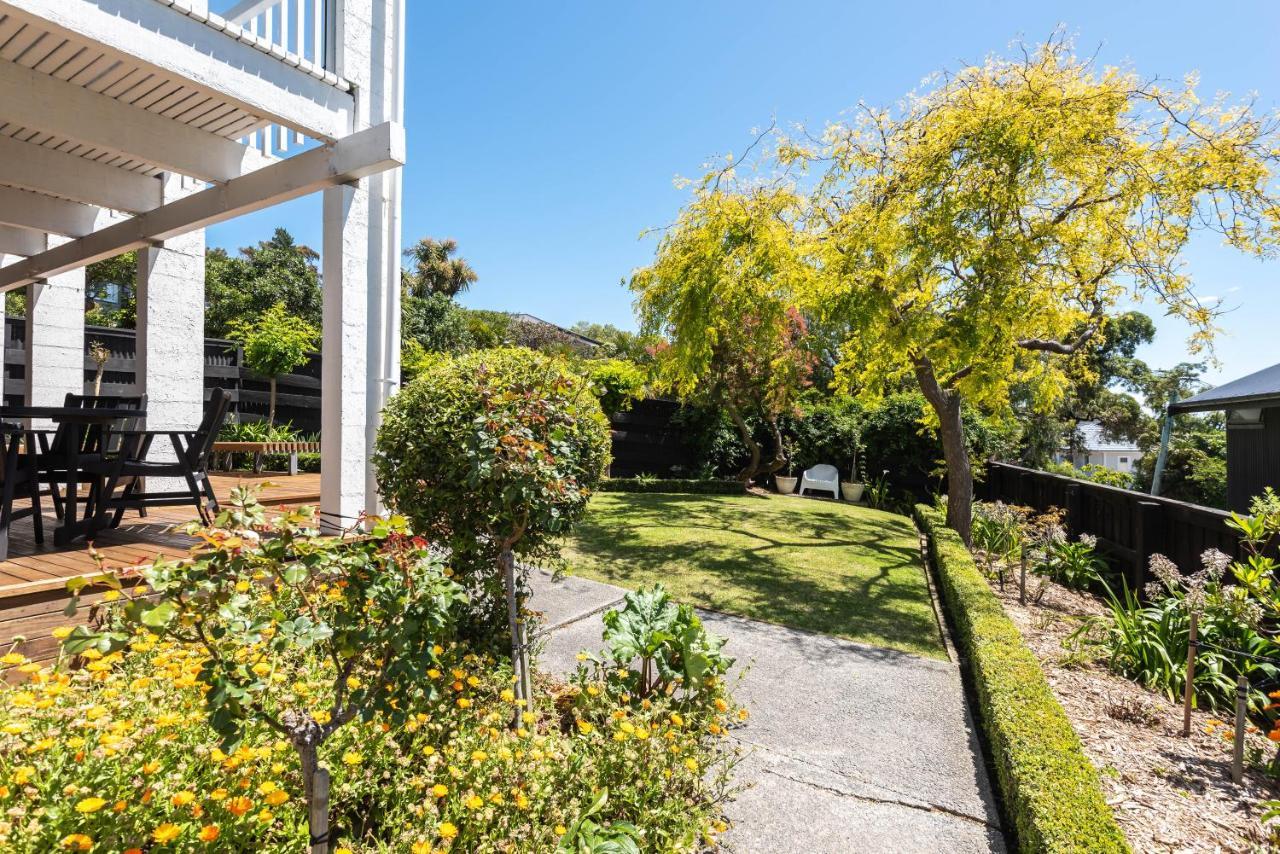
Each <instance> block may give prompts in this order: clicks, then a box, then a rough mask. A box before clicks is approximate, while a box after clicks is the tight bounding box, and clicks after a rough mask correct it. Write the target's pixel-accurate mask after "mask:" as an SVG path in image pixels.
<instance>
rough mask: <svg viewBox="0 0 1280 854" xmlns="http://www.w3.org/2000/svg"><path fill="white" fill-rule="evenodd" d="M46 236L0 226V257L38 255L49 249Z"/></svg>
mask: <svg viewBox="0 0 1280 854" xmlns="http://www.w3.org/2000/svg"><path fill="white" fill-rule="evenodd" d="M48 240H49V238H48V236H47V235H46V234H45V233H44V232H42V231H31V230H29V229H25V228H16V227H14V226H11V225H0V255H23V256H28V255H39V254H40V253H41V252H43V251H44V250H46V249H48V248H49V244H48Z"/></svg>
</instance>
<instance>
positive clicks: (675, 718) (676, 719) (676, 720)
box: [671, 712, 684, 726]
mask: <svg viewBox="0 0 1280 854" xmlns="http://www.w3.org/2000/svg"><path fill="white" fill-rule="evenodd" d="M671 725H672V726H684V718H682V717H680V715H679V714H678V713H676V712H672V713H671Z"/></svg>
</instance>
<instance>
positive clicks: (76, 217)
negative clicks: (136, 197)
mask: <svg viewBox="0 0 1280 854" xmlns="http://www.w3.org/2000/svg"><path fill="white" fill-rule="evenodd" d="M100 211H101V209H100V208H97V207H94V206H93V205H82V204H80V203H79V202H69V201H67V200H66V199H55V198H54V197H53V196H45V195H41V194H40V193H30V192H27V191H26V190H16V189H14V188H13V187H0V223H4V224H5V225H14V226H19V227H21V228H28V229H31V230H33V231H44V232H48V233H50V234H60V235H63V236H64V237H84V236H85V235H88V234H92V233H93V229H94V226H95V225H96V223H97V221H98V214H99V212H100Z"/></svg>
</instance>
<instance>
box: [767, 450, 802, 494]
mask: <svg viewBox="0 0 1280 854" xmlns="http://www.w3.org/2000/svg"><path fill="white" fill-rule="evenodd" d="M782 453H783V456H785V457H786V459H787V473H786V474H785V475H783V474H775V475H774V476H773V481H774V483H775V484H777V486H778V492H781V493H782V494H783V495H790V494H791V493H793V492H795V491H796V485H797V484H799V483H800V478H798V477H796V476H795V465H796V457H795V453H794V449H793V448H792V447H791V443H790V442H788V441H786V440H785V439H784V440H783V442H782Z"/></svg>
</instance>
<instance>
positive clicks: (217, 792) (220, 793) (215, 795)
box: [209, 787, 228, 801]
mask: <svg viewBox="0 0 1280 854" xmlns="http://www.w3.org/2000/svg"><path fill="white" fill-rule="evenodd" d="M227 794H228V793H227V790H226V789H223V788H221V787H219V788H217V789H214V790H213V791H212V792H210V793H209V799H210V800H213V801H220V800H222V799H223V798H225V797H226V796H227Z"/></svg>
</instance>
